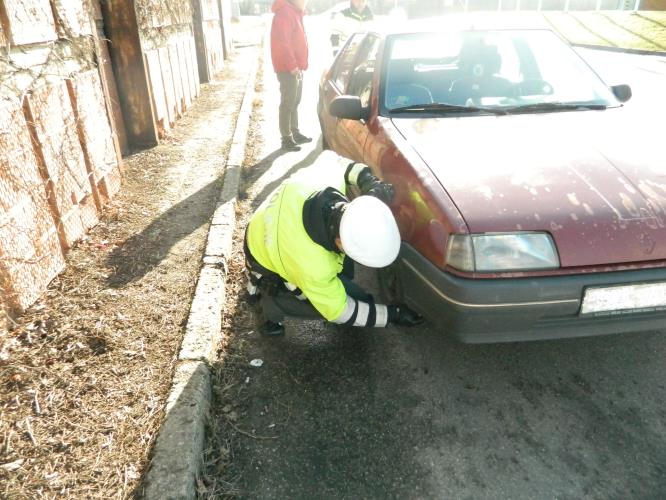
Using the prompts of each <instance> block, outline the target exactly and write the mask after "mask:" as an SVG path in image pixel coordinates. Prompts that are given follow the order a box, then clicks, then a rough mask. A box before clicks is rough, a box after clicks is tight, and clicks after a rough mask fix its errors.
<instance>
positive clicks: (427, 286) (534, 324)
mask: <svg viewBox="0 0 666 500" xmlns="http://www.w3.org/2000/svg"><path fill="white" fill-rule="evenodd" d="M396 269H397V272H398V274H399V278H400V281H401V283H402V287H403V292H404V300H405V301H406V302H407V304H408V305H409V306H410V307H413V308H414V309H415V310H417V311H419V312H421V313H422V314H424V315H425V316H426V318H428V319H429V320H430V321H431V323H432V324H433V325H434V326H435V327H436V328H440V329H441V330H443V331H444V332H446V333H450V334H453V335H454V336H456V337H457V338H459V339H460V340H461V341H463V342H465V343H486V342H513V341H525V340H543V339H554V338H567V337H584V336H591V335H603V334H611V333H628V332H640V331H650V330H660V329H665V328H666V308H664V307H659V308H651V309H650V310H641V311H640V312H636V311H631V312H628V311H623V312H614V313H603V314H600V315H593V314H592V315H582V314H581V313H580V310H581V303H582V300H583V295H584V291H585V289H586V288H587V287H598V286H602V287H603V286H615V285H623V284H634V283H653V282H666V269H664V268H657V269H644V270H632V271H616V272H605V273H590V274H577V275H568V276H545V277H535V278H502V279H468V278H461V277H459V276H455V275H453V274H451V273H447V272H445V271H442V270H441V269H439V268H437V267H435V266H434V265H433V264H432V263H430V262H429V261H428V260H426V259H425V258H424V257H423V256H422V255H421V254H420V253H418V252H417V251H416V250H414V248H412V247H411V246H409V245H407V244H404V243H403V245H402V249H401V252H400V257H399V260H398V265H397V266H396Z"/></svg>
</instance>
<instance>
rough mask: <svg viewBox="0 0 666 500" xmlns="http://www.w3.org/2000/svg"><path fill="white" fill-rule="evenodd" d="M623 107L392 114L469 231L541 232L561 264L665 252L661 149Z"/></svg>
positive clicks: (665, 165)
mask: <svg viewBox="0 0 666 500" xmlns="http://www.w3.org/2000/svg"><path fill="white" fill-rule="evenodd" d="M622 111H623V110H622V109H609V110H606V111H582V112H562V113H548V114H526V115H509V116H475V117H455V118H454V117H446V118H424V119H414V118H399V119H393V120H392V121H393V124H394V126H395V127H396V128H397V130H398V131H399V132H400V133H401V134H402V135H403V136H404V137H405V139H406V141H407V142H408V143H409V144H410V146H411V147H413V148H414V149H415V150H416V152H417V153H418V154H419V156H420V157H421V158H422V159H423V160H424V162H425V163H426V164H427V165H428V166H429V168H430V169H431V170H432V172H433V174H434V175H435V176H436V177H437V179H438V180H439V182H440V183H441V185H442V186H443V187H444V189H445V190H446V191H447V193H448V194H449V196H450V197H451V199H452V200H453V202H454V203H455V204H456V206H457V207H458V209H459V210H460V213H461V215H462V216H463V218H464V219H465V221H466V223H467V226H468V228H469V230H470V232H473V233H477V232H504V231H548V232H549V233H551V234H552V235H553V237H554V239H555V242H556V245H557V248H558V252H559V254H560V261H561V263H562V266H563V267H573V266H589V265H599V264H602V265H605V264H614V263H629V262H642V261H646V260H658V259H666V229H665V228H666V154H664V152H663V149H662V151H661V152H660V151H658V147H660V146H661V144H660V143H659V142H658V141H657V139H656V137H654V138H650V137H646V136H645V135H644V134H645V132H644V130H645V129H646V128H647V127H644V126H643V127H641V129H643V130H640V129H639V128H638V127H635V128H633V127H631V126H630V125H627V124H626V123H625V122H624V121H621V120H622V119H623V116H622V115H623V114H624V113H622Z"/></svg>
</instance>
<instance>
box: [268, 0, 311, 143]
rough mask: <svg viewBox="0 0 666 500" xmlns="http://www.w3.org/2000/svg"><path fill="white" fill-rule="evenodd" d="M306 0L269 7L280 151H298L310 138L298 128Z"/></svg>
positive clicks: (277, 2)
mask: <svg viewBox="0 0 666 500" xmlns="http://www.w3.org/2000/svg"><path fill="white" fill-rule="evenodd" d="M307 2H308V0H275V2H274V3H273V6H272V11H273V13H274V14H275V15H274V16H273V24H272V25H271V60H272V62H273V69H274V70H275V73H276V74H277V78H278V81H279V82H280V114H279V125H280V136H281V137H282V146H281V147H282V149H283V150H284V151H299V150H300V149H301V148H300V146H299V144H304V143H306V142H310V141H312V138H310V137H306V136H305V135H303V134H301V132H300V131H299V130H298V105H299V103H300V102H301V95H302V93H303V71H305V70H306V69H308V40H307V37H306V35H305V27H304V26H303V14H304V13H305V6H306V4H307Z"/></svg>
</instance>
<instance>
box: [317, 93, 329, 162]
mask: <svg viewBox="0 0 666 500" xmlns="http://www.w3.org/2000/svg"><path fill="white" fill-rule="evenodd" d="M323 109H324V105H323V104H322V102H321V97H320V98H319V102H318V103H317V118H318V119H319V128H320V129H321V149H324V150H326V149H331V147H330V146H329V145H328V142H326V133H325V131H324V121H323V120H322V119H321V113H322V111H323Z"/></svg>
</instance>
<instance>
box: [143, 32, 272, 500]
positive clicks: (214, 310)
mask: <svg viewBox="0 0 666 500" xmlns="http://www.w3.org/2000/svg"><path fill="white" fill-rule="evenodd" d="M262 43H263V42H262ZM259 61H260V58H257V61H256V62H255V64H254V65H253V67H252V69H251V70H250V73H249V75H248V77H247V78H248V79H247V83H246V86H245V92H244V96H243V101H242V103H241V107H240V111H239V113H238V117H237V120H236V128H235V130H234V135H233V139H232V143H231V149H230V150H229V154H228V157H227V161H226V167H225V171H224V183H223V186H222V190H221V193H220V198H219V200H218V204H217V208H216V210H215V213H214V214H213V217H212V219H211V225H210V229H209V232H208V240H207V243H206V250H205V252H204V257H203V260H202V262H203V265H202V268H201V271H200V274H199V279H198V280H197V287H196V290H195V292H194V298H193V299H192V305H191V308H190V314H189V316H188V320H187V326H186V328H185V337H184V338H183V342H182V344H181V350H180V353H179V355H178V361H177V363H176V369H175V373H174V378H173V382H172V385H171V392H170V394H169V398H168V399H167V404H166V409H165V412H166V416H165V418H164V421H163V422H162V425H161V427H160V430H159V434H158V436H157V440H156V442H155V447H154V449H153V458H152V460H151V462H150V468H149V470H148V473H147V475H146V481H145V487H144V498H145V499H147V500H153V499H154V500H158V499H159V500H167V499H173V500H175V499H179V500H180V499H194V498H196V495H197V479H198V477H199V473H200V471H201V467H202V465H203V448H204V443H205V422H206V417H207V415H208V410H209V407H210V400H211V382H210V369H209V364H210V363H211V362H212V361H213V358H214V356H215V353H216V352H217V348H218V346H219V343H220V340H221V335H222V330H221V328H222V325H221V317H222V308H223V307H224V299H225V278H226V272H227V264H226V261H227V259H228V258H230V256H231V247H232V244H233V233H234V229H235V227H236V212H235V206H236V198H237V195H238V189H239V185H240V173H241V166H242V163H243V158H244V156H245V145H246V142H247V134H248V128H249V125H250V118H251V115H252V103H253V101H254V86H255V80H256V75H257V71H258V65H259V64H258V63H259Z"/></svg>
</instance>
